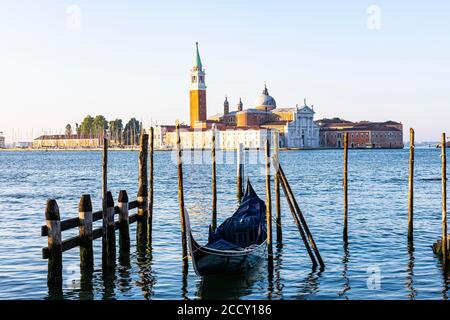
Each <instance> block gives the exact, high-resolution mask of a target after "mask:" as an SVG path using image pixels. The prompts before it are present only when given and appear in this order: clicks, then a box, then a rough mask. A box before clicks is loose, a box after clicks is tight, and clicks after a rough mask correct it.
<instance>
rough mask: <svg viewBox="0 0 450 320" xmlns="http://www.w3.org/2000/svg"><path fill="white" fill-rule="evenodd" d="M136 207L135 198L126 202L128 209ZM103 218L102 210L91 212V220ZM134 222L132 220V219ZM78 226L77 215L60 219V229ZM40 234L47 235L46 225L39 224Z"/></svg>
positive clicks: (116, 207) (115, 212)
mask: <svg viewBox="0 0 450 320" xmlns="http://www.w3.org/2000/svg"><path fill="white" fill-rule="evenodd" d="M137 207H138V202H137V200H135V201H132V202H130V203H129V204H128V210H132V209H136V208H137ZM119 211H120V210H119V207H118V206H115V207H114V214H119ZM102 219H103V211H102V210H99V211H95V212H93V213H92V221H98V220H102ZM133 222H134V221H133ZM79 226H80V219H79V218H78V217H75V218H70V219H67V220H62V221H61V231H65V230H69V229H72V228H77V227H79ZM41 236H43V237H45V236H48V228H47V226H41Z"/></svg>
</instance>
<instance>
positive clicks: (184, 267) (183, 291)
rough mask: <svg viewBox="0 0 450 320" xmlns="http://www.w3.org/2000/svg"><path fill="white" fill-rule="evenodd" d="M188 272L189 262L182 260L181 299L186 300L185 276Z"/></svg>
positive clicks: (186, 282) (186, 284) (186, 285)
mask: <svg viewBox="0 0 450 320" xmlns="http://www.w3.org/2000/svg"><path fill="white" fill-rule="evenodd" d="M188 273H189V264H187V263H185V262H183V264H182V268H181V277H182V278H181V283H182V284H181V299H183V300H187V299H189V298H188V289H187V287H188V281H187V276H188Z"/></svg>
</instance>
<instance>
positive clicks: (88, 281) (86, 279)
mask: <svg viewBox="0 0 450 320" xmlns="http://www.w3.org/2000/svg"><path fill="white" fill-rule="evenodd" d="M93 278H94V273H93V270H89V269H83V268H80V295H79V298H80V300H93V299H94V285H93V283H92V281H93Z"/></svg>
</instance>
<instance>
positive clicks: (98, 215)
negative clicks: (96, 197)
mask: <svg viewBox="0 0 450 320" xmlns="http://www.w3.org/2000/svg"><path fill="white" fill-rule="evenodd" d="M102 218H103V210H100V211H95V212H93V213H92V221H98V220H101V219H102Z"/></svg>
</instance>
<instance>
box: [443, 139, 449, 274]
mask: <svg viewBox="0 0 450 320" xmlns="http://www.w3.org/2000/svg"><path fill="white" fill-rule="evenodd" d="M441 148H442V154H441V157H442V241H441V243H442V260H443V262H444V266H447V262H448V261H447V260H448V248H447V152H446V148H447V139H446V137H445V133H443V134H442V141H441Z"/></svg>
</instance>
